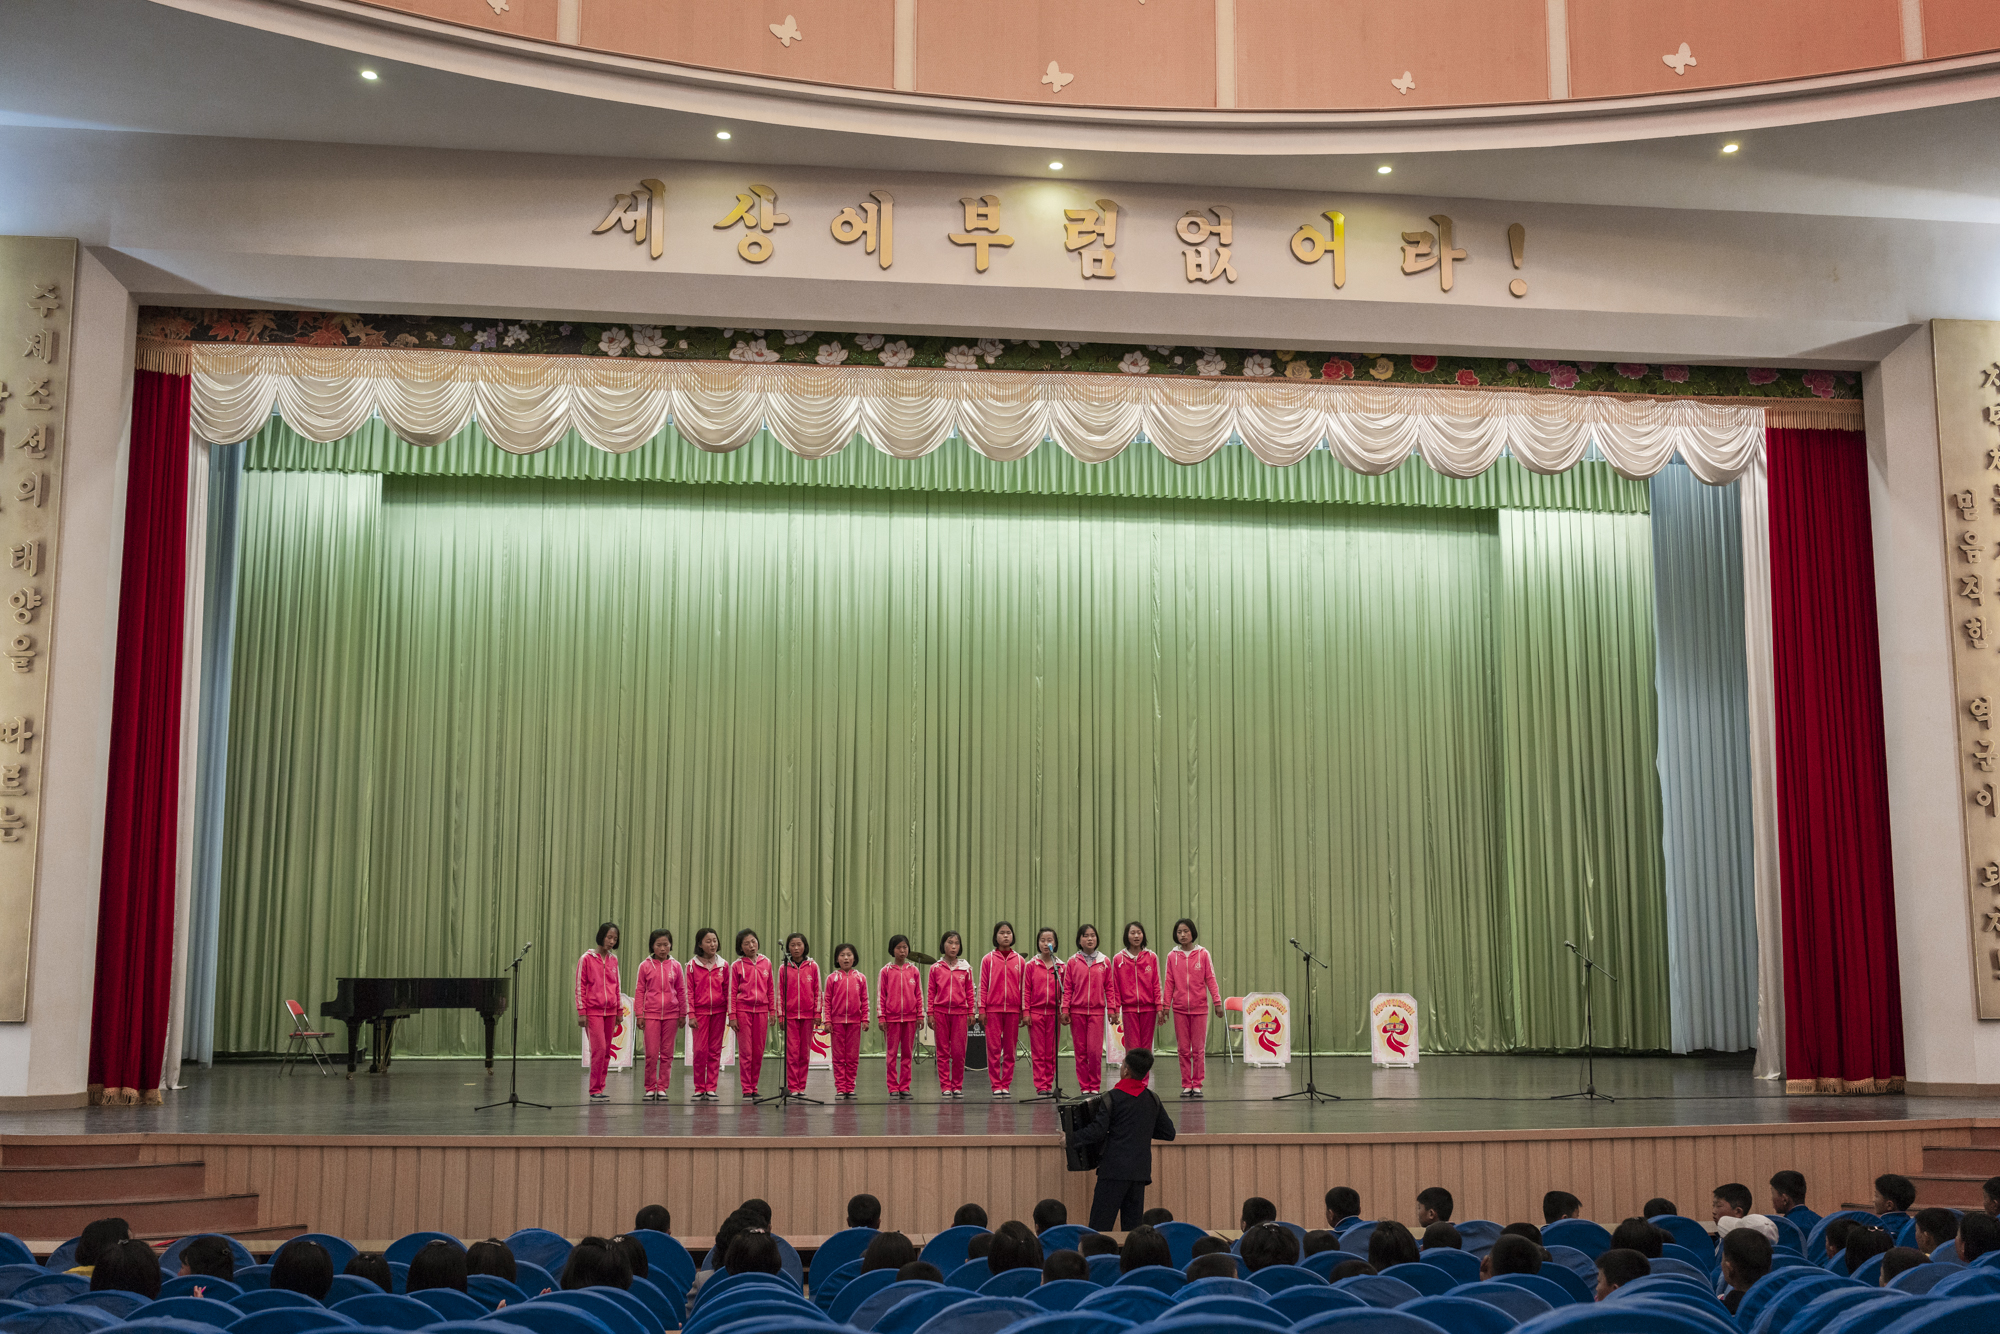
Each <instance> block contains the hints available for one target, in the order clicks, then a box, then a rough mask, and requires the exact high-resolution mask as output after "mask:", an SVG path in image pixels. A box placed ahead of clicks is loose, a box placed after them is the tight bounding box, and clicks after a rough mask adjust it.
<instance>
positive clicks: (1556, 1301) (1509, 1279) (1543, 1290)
mask: <svg viewBox="0 0 2000 1334" xmlns="http://www.w3.org/2000/svg"><path fill="white" fill-rule="evenodd" d="M1543 1268H1547V1266H1546V1265H1544V1266H1543ZM1556 1273H1560V1274H1568V1273H1569V1271H1568V1270H1566V1269H1558V1270H1557V1271H1556ZM1569 1276H1570V1278H1571V1279H1572V1280H1574V1279H1575V1278H1576V1275H1574V1274H1570V1275H1569ZM1491 1281H1492V1282H1495V1283H1510V1284H1512V1285H1513V1286H1515V1287H1517V1288H1526V1289H1527V1290H1528V1291H1529V1292H1532V1293H1534V1294H1535V1295H1536V1296H1537V1297H1540V1298H1541V1299H1542V1300H1543V1301H1545V1302H1547V1303H1548V1304H1549V1305H1550V1306H1553V1307H1555V1308H1556V1309H1557V1310H1558V1311H1560V1310H1561V1309H1562V1308H1563V1307H1565V1306H1575V1305H1577V1304H1578V1302H1577V1296H1576V1294H1575V1293H1574V1292H1572V1291H1570V1290H1569V1289H1568V1288H1567V1287H1565V1286H1563V1284H1562V1282H1561V1281H1560V1280H1558V1279H1557V1278H1556V1277H1555V1276H1554V1275H1553V1274H1548V1275H1544V1274H1495V1275H1494V1276H1493V1278H1492V1280H1491Z"/></svg>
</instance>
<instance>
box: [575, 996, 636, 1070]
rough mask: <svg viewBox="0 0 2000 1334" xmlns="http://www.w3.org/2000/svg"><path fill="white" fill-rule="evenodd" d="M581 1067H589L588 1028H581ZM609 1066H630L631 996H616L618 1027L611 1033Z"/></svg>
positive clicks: (617, 1067) (617, 1068) (614, 1067)
mask: <svg viewBox="0 0 2000 1334" xmlns="http://www.w3.org/2000/svg"><path fill="white" fill-rule="evenodd" d="M583 1068H584V1069H586V1070H588V1069H590V1030H589V1029H588V1028H586V1029H584V1030H583ZM611 1068H612V1069H613V1070H630V1069H631V1068H632V998H631V997H630V996H627V995H623V994H620V996H619V997H618V1027H617V1028H615V1029H613V1030H612V1033H611Z"/></svg>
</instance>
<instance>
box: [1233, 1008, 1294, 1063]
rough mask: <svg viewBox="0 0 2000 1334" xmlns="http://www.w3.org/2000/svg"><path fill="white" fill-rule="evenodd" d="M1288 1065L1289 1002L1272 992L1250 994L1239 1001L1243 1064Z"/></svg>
mask: <svg viewBox="0 0 2000 1334" xmlns="http://www.w3.org/2000/svg"><path fill="white" fill-rule="evenodd" d="M1291 1063H1292V1003H1291V1001H1290V1000H1288V999H1287V998H1286V997H1285V996H1284V995H1283V994H1282V993H1280V992H1276V991H1253V992H1251V993H1250V994H1249V995H1247V996H1245V997H1244V998H1243V1064H1245V1065H1253V1066H1254V1065H1264V1066H1272V1065H1278V1066H1282V1065H1290V1064H1291Z"/></svg>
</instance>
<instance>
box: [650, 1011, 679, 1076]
mask: <svg viewBox="0 0 2000 1334" xmlns="http://www.w3.org/2000/svg"><path fill="white" fill-rule="evenodd" d="M644 1024H645V1029H646V1092H648V1093H665V1092H666V1091H667V1085H668V1083H669V1082H670V1081H671V1080H672V1079H673V1077H674V1034H675V1032H676V1031H678V1030H679V1028H680V1026H681V1017H680V1016H679V1015H675V1016H674V1017H673V1018H671V1019H647V1020H645V1021H644Z"/></svg>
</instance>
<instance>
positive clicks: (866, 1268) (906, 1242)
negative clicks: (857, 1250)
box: [861, 1232, 917, 1274]
mask: <svg viewBox="0 0 2000 1334" xmlns="http://www.w3.org/2000/svg"><path fill="white" fill-rule="evenodd" d="M916 1258H917V1247H916V1243H915V1242H913V1241H911V1240H910V1239H909V1238H908V1237H906V1236H904V1235H903V1234H902V1233H900V1232H884V1233H881V1234H879V1235H877V1236H875V1237H872V1238H870V1239H869V1242H868V1249H867V1250H865V1251H863V1252H861V1272H862V1273H864V1274H866V1273H869V1272H870V1271H872V1270H876V1269H901V1268H902V1267H903V1266H904V1265H906V1264H908V1263H909V1262H910V1261H912V1260H914V1259H916Z"/></svg>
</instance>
